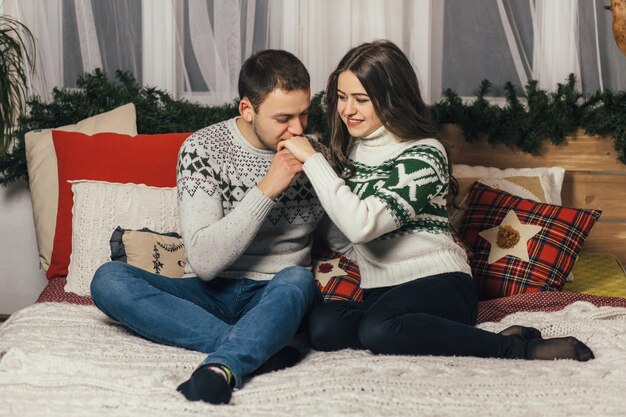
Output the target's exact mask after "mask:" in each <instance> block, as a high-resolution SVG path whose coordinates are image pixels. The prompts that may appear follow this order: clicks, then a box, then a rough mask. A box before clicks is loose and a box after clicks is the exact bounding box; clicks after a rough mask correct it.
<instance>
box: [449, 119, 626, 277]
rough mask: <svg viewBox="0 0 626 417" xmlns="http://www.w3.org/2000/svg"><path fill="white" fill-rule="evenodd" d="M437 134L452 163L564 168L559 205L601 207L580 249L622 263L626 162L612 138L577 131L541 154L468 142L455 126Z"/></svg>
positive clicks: (625, 241)
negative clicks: (447, 148)
mask: <svg viewBox="0 0 626 417" xmlns="http://www.w3.org/2000/svg"><path fill="white" fill-rule="evenodd" d="M442 139H443V140H444V141H445V142H447V143H448V145H449V146H450V152H451V154H452V161H453V162H454V163H457V164H467V165H483V166H492V167H498V168H523V167H550V166H562V167H563V168H565V170H566V171H565V181H564V183H563V190H562V199H563V205H564V206H568V207H578V208H595V209H600V210H602V216H601V217H600V220H599V221H598V223H596V225H595V226H594V228H593V230H592V231H591V234H590V235H589V237H588V239H587V241H586V242H585V245H584V247H583V251H585V252H603V253H611V254H613V255H615V256H616V257H617V258H618V259H619V260H620V261H621V262H622V264H623V265H626V165H623V164H621V163H620V162H619V161H618V160H617V153H616V151H615V149H614V148H613V140H612V139H611V138H604V137H594V136H588V135H586V134H585V133H584V132H582V131H581V132H579V133H577V134H576V135H574V136H570V137H568V138H567V139H566V142H565V143H564V144H562V145H559V146H556V145H553V144H550V143H546V145H545V146H544V148H543V149H542V151H541V155H530V154H527V153H524V152H522V151H520V150H512V149H511V148H509V147H507V146H506V145H502V144H495V145H491V144H489V143H487V141H486V140H480V141H477V142H472V143H470V142H467V141H466V140H465V138H464V137H463V134H462V132H461V130H460V129H459V128H458V127H456V126H454V125H448V126H445V127H444V130H443V133H442Z"/></svg>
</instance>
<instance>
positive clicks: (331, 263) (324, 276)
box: [313, 247, 363, 301]
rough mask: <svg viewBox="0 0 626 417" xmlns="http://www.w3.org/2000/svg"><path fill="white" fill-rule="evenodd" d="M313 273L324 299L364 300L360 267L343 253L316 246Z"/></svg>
mask: <svg viewBox="0 0 626 417" xmlns="http://www.w3.org/2000/svg"><path fill="white" fill-rule="evenodd" d="M313 274H314V275H315V283H316V284H317V286H318V288H319V289H320V291H321V292H322V297H323V298H324V301H329V300H349V301H363V290H362V289H361V287H360V286H359V285H360V284H361V274H360V273H359V267H358V266H356V264H354V263H353V262H352V261H350V260H349V259H348V258H346V257H345V256H343V255H341V253H339V252H333V251H331V250H330V249H327V248H324V247H315V248H314V249H313Z"/></svg>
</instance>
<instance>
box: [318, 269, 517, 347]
mask: <svg viewBox="0 0 626 417" xmlns="http://www.w3.org/2000/svg"><path fill="white" fill-rule="evenodd" d="M477 309H478V300H477V297H476V290H475V288H474V282H473V280H472V278H471V277H470V276H469V275H467V274H463V273H446V274H439V275H433V276H430V277H425V278H420V279H416V280H413V281H410V282H407V283H404V284H401V285H397V286H395V287H385V288H375V289H369V290H365V291H364V301H363V302H352V301H329V302H327V303H320V304H317V305H316V306H315V307H314V309H313V311H311V315H310V318H309V338H310V341H311V345H312V346H313V348H314V349H316V350H323V351H333V350H339V349H346V348H352V349H369V350H371V351H372V352H373V353H382V354H397V355H437V356H477V357H483V358H486V357H495V358H523V357H524V356H525V353H524V351H525V345H526V344H525V343H524V341H523V340H521V339H520V338H519V337H516V336H504V335H501V334H498V333H493V332H489V331H485V330H481V329H478V328H476V327H474V325H475V324H476V313H477Z"/></svg>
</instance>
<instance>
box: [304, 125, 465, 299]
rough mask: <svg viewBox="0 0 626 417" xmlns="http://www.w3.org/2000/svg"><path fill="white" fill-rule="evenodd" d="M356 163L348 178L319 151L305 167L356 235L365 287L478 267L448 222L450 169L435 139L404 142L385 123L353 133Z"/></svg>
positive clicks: (353, 252) (340, 222)
mask: <svg viewBox="0 0 626 417" xmlns="http://www.w3.org/2000/svg"><path fill="white" fill-rule="evenodd" d="M348 157H349V158H350V160H351V161H352V162H353V163H354V165H355V168H356V173H355V175H354V176H353V177H352V178H350V179H349V180H348V181H347V182H346V181H344V180H342V179H341V178H339V176H337V174H336V173H335V172H334V171H333V169H332V168H331V166H330V165H329V164H328V162H327V161H326V159H325V158H324V157H323V156H322V155H321V154H319V153H317V154H315V155H313V156H312V157H310V158H309V159H308V160H307V161H306V163H305V164H304V171H305V172H306V174H307V176H308V177H309V179H310V180H311V183H312V184H313V187H314V188H315V191H316V193H317V195H318V197H319V199H320V201H321V202H322V205H323V206H324V208H325V209H326V212H327V213H328V216H329V217H330V218H331V220H332V221H333V222H334V223H335V225H336V226H337V227H338V228H339V229H340V230H341V232H342V233H343V234H344V235H345V236H346V237H347V238H348V239H349V240H350V242H352V248H351V249H350V251H349V253H348V255H349V256H350V257H351V258H353V259H354V260H355V261H356V262H357V264H358V265H359V269H360V271H361V287H362V288H377V287H386V286H392V285H398V284H402V283H404V282H407V281H411V280H414V279H417V278H423V277H426V276H430V275H435V274H441V273H446V272H465V273H468V274H471V270H470V268H469V265H468V263H467V257H466V255H465V253H464V252H463V250H462V249H461V248H460V247H459V246H457V244H456V243H455V242H454V240H453V238H452V236H451V234H450V231H449V223H448V213H447V210H446V195H447V193H448V181H449V175H448V170H447V163H448V161H447V156H446V152H445V149H444V147H443V146H442V145H441V143H440V142H439V141H438V140H436V139H422V140H413V141H405V142H401V141H399V140H398V139H397V138H396V137H395V136H394V135H393V134H392V133H391V132H389V131H387V130H386V129H385V128H384V127H381V128H380V129H378V130H376V131H375V132H374V133H372V134H371V135H369V136H367V137H364V138H353V139H352V143H351V146H350V151H349V155H348Z"/></svg>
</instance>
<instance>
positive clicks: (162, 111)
mask: <svg viewBox="0 0 626 417" xmlns="http://www.w3.org/2000/svg"><path fill="white" fill-rule="evenodd" d="M575 82H576V79H575V78H574V76H573V75H570V76H569V77H568V79H567V81H566V82H565V83H564V84H559V85H558V87H557V89H556V90H555V91H553V92H547V91H545V90H541V89H539V88H538V84H537V82H536V81H530V82H529V83H528V84H527V85H526V86H525V88H524V94H523V97H520V96H519V95H518V92H517V91H516V88H515V86H514V85H513V84H512V83H507V84H506V85H505V96H506V105H505V106H502V107H501V106H498V105H495V104H491V103H489V101H488V100H487V97H488V95H489V92H490V90H491V83H490V82H489V81H487V80H484V81H483V82H482V83H481V85H480V86H479V88H478V89H477V90H476V92H475V96H476V99H475V100H473V101H472V102H471V103H464V102H463V100H462V99H461V97H459V95H458V94H456V93H455V92H454V91H452V90H446V91H445V92H444V98H443V99H442V100H441V101H440V102H438V103H436V104H434V105H433V106H431V109H430V110H431V114H432V117H433V120H434V122H435V124H436V125H437V126H438V128H439V129H441V127H442V126H443V125H444V124H449V123H452V124H457V125H459V126H460V128H461V129H462V130H463V134H464V136H465V138H466V139H467V140H468V141H470V142H471V141H475V140H477V139H479V138H481V137H486V138H487V140H488V141H489V142H490V143H505V144H507V145H509V146H511V147H515V148H519V149H521V150H522V151H524V152H528V153H533V154H538V153H539V152H540V151H541V147H542V144H543V143H544V141H546V140H548V141H550V142H552V143H554V144H560V143H562V142H563V141H564V140H565V138H566V137H567V136H569V135H571V134H573V133H575V132H576V131H577V130H578V129H584V130H585V132H586V133H587V134H589V135H600V136H609V135H610V136H612V137H613V140H614V146H615V149H616V150H617V153H618V159H619V161H620V162H621V163H624V164H626V152H625V151H626V92H624V91H619V92H612V91H604V92H597V93H595V94H593V95H592V96H590V97H588V98H585V97H583V95H582V94H581V93H580V92H578V91H577V90H576V88H575ZM52 96H53V98H52V101H51V102H49V103H44V102H42V101H41V100H39V99H38V98H36V97H35V98H32V99H31V100H30V101H29V103H28V104H29V108H30V113H29V114H27V115H25V116H22V117H21V118H20V119H19V121H18V128H17V130H16V131H15V132H14V133H13V138H14V143H15V146H14V147H13V148H12V150H11V151H10V152H8V153H6V154H3V155H0V184H2V185H5V186H6V185H8V184H10V183H12V182H15V181H19V180H27V179H28V172H27V168H26V157H25V148H24V135H25V134H26V132H29V131H31V130H35V129H46V128H53V127H57V126H63V125H67V124H73V123H77V122H78V121H80V120H82V119H85V118H87V117H90V116H93V115H96V114H99V113H102V112H105V111H108V110H111V109H113V108H115V107H118V106H121V105H123V104H126V103H129V102H133V103H135V106H136V110H137V130H138V131H139V132H140V133H146V134H154V133H166V132H192V131H196V130H198V129H201V128H203V127H205V126H208V125H210V124H213V123H215V122H218V121H221V120H225V119H228V118H231V117H233V116H235V115H236V114H237V104H238V103H237V102H236V101H235V102H233V103H227V104H224V105H220V106H206V105H200V104H195V103H190V102H188V101H186V100H175V99H173V98H172V97H171V96H170V95H169V94H168V93H167V92H164V91H162V90H159V89H156V88H151V87H143V86H141V85H139V84H138V83H137V81H136V80H135V78H134V76H133V75H132V74H131V73H130V72H123V71H117V72H116V73H115V79H113V80H111V79H109V78H107V76H106V74H105V73H104V72H102V71H101V70H95V71H94V72H92V73H89V74H85V75H84V76H82V77H81V78H80V79H79V80H78V88H77V89H62V90H59V89H54V90H53V92H52ZM322 102H323V93H318V94H316V95H315V96H314V97H313V99H312V101H311V109H310V111H309V126H308V128H307V130H308V131H309V132H316V133H318V134H319V135H320V137H322V138H326V137H327V134H328V125H327V122H326V117H325V114H324V108H323V105H322Z"/></svg>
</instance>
